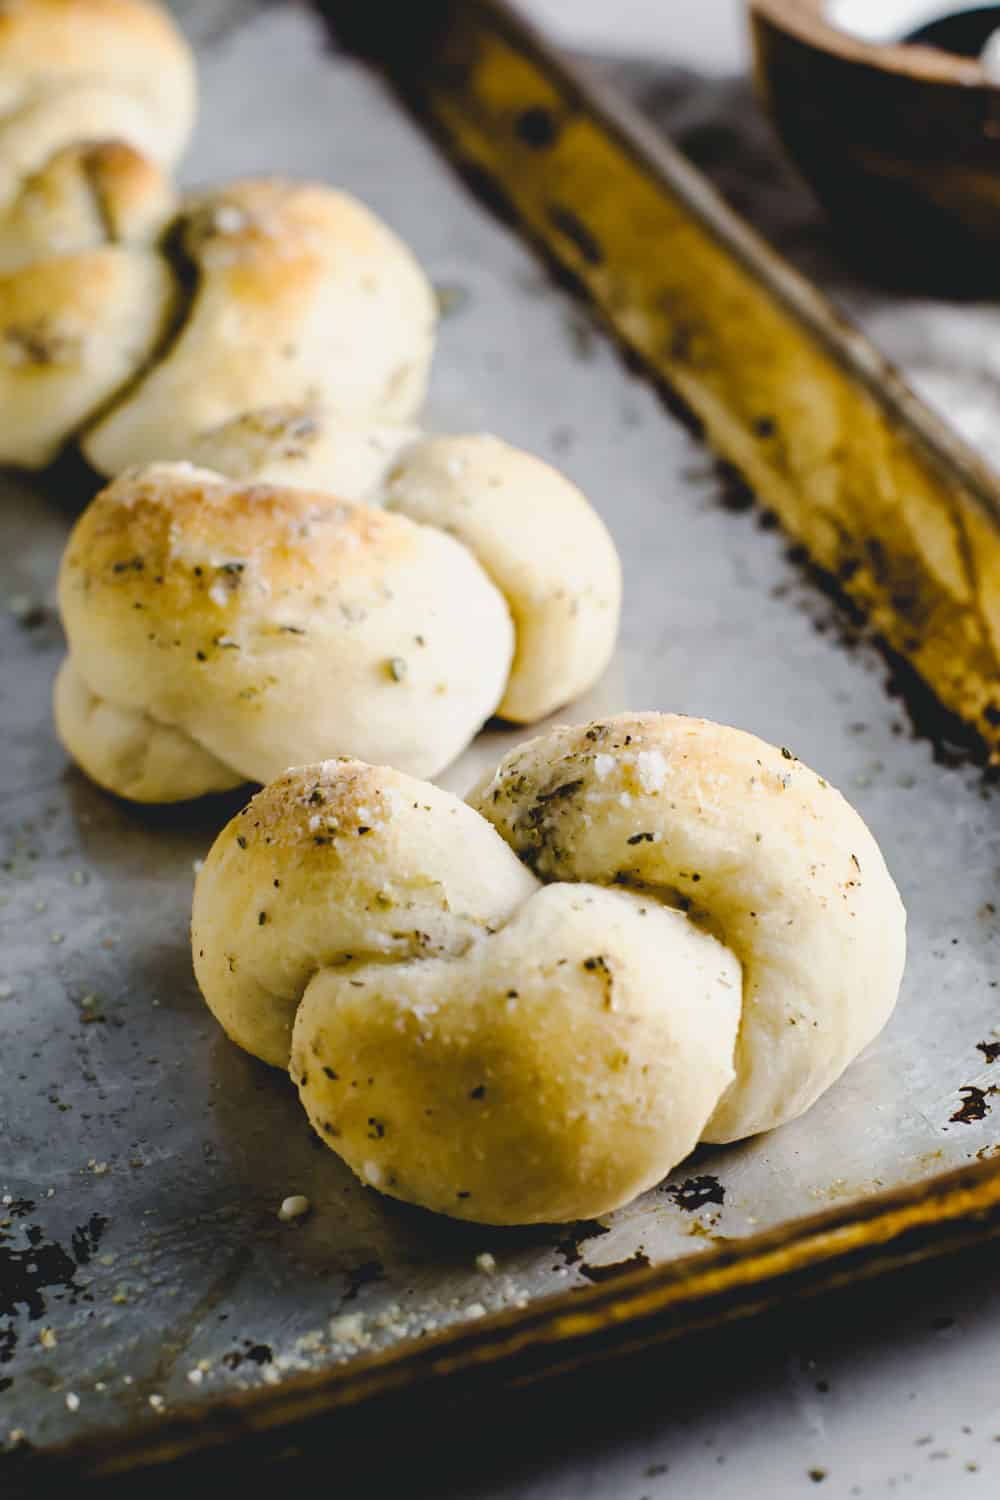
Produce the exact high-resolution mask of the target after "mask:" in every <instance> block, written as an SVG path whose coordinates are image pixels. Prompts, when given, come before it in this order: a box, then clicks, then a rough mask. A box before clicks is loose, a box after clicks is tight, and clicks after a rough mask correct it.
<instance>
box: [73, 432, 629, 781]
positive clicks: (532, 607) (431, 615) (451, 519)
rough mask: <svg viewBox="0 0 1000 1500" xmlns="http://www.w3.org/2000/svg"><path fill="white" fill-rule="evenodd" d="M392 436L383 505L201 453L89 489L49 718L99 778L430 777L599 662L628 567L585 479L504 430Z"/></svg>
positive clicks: (576, 684)
mask: <svg viewBox="0 0 1000 1500" xmlns="http://www.w3.org/2000/svg"><path fill="white" fill-rule="evenodd" d="M275 420H277V419H275ZM268 430H269V431H270V432H271V433H273V431H274V427H273V425H272V426H271V427H270V428H269V429H268ZM285 430H286V437H287V439H288V442H289V443H291V444H292V445H293V446H294V445H296V444H299V443H303V444H306V443H308V433H309V431H311V429H310V428H309V427H308V425H302V423H301V422H300V423H298V424H296V423H290V424H289V425H288V426H287V427H286V429H285ZM386 441H387V442H388V441H389V440H388V438H387V439H386ZM401 445H402V446H403V447H405V451H402V452H400V453H399V455H398V460H397V462H396V463H395V465H394V466H393V467H392V469H391V473H389V474H388V475H387V476H386V478H385V481H384V485H383V487H382V488H381V490H380V491H379V493H378V495H377V496H373V497H372V499H373V501H381V505H380V504H378V503H373V504H369V505H355V504H351V503H349V502H348V501H345V500H341V499H338V498H336V497H335V496H334V495H332V494H330V493H328V492H322V491H316V490H307V489H301V488H298V487H291V486H288V485H280V484H271V483H264V482H258V483H245V482H239V481H229V480H226V479H223V478H222V476H221V475H219V474H216V473H213V472H211V471H209V470H202V469H195V468H193V467H192V466H191V465H190V464H158V465H153V466H151V467H149V468H147V469H143V470H131V471H127V472H126V473H124V474H123V475H121V476H120V477H119V478H118V479H117V480H116V481H115V482H114V483H112V484H111V485H109V486H108V487H107V488H106V489H105V490H104V491H103V492H102V493H101V494H100V495H98V496H97V497H96V498H95V499H94V500H93V501H92V503H91V504H90V506H89V507H88V508H87V510H86V511H85V512H84V514H83V516H82V517H81V518H80V520H79V521H78V522H77V525H76V526H75V528H74V530H73V533H72V535H71V537H70V539H69V543H68V545H67V548H66V553H65V556H64V558H63V563H62V568H61V572H60V585H59V598H60V607H61V611H62V617H63V623H64V626H65V629H66V635H67V640H68V644H69V656H68V657H67V659H66V662H65V663H64V666H63V668H62V670H61V672H60V674H59V677H58V680H57V683H56V693H55V714H56V725H57V728H58V730H59V733H60V735H61V737H62V740H63V743H64V744H65V745H66V747H67V749H68V750H69V752H70V753H71V754H72V755H73V756H74V757H75V759H76V760H77V761H78V762H79V763H80V764H81V765H82V766H83V768H84V769H85V770H86V771H87V772H88V774H89V775H90V776H92V777H93V778H94V780H95V781H97V782H99V783H100V784H101V785H102V786H105V787H107V788H108V789H109V790H111V791H113V792H116V793H118V794H119V795H120V796H125V797H129V798H132V799H134V800H136V801H143V802H169V801H178V800H182V799H184V798H188V797H196V796H201V795H203V794H204V793H207V792H213V791H221V790H225V789H226V788H230V787H234V786H238V785H239V784H240V783H241V782H244V781H261V782H266V781H269V780H270V779H271V778H272V777H274V776H277V775H278V774H279V773H280V772H281V771H282V770H283V769H284V768H285V767H286V766H288V765H291V764H294V763H295V762H297V761H301V760H302V759H303V756H304V755H305V756H306V757H308V759H310V760H320V759H322V758H323V757H325V756H328V755H331V754H351V755H356V756H358V757H359V758H363V759H365V760H366V761H372V762H377V763H381V762H386V763H389V764H392V765H395V766H399V767H401V768H403V769H404V770H407V771H411V772H414V773H416V774H419V775H427V776H430V775H434V774H435V773H436V772H438V771H439V770H441V769H442V767H443V766H445V765H447V764H448V762H449V761H451V760H452V759H454V757H455V756H457V755H458V754H459V753H460V752H461V751H462V750H463V749H464V748H465V746H466V745H467V744H468V742H469V740H471V739H472V737H473V735H474V734H475V733H476V731H477V730H478V729H479V728H480V726H481V725H482V724H483V722H484V721H485V720H486V719H487V718H488V717H489V716H490V715H491V714H493V713H495V712H497V711H500V712H503V713H504V714H506V715H507V716H508V717H511V718H519V719H527V718H540V717H542V716H543V715H544V714H546V713H548V712H550V711H551V710H552V709H555V708H557V707H559V706H560V705H561V704H562V703H564V702H566V701H567V700H568V699H570V698H572V697H574V696H575V695H576V694H577V693H579V692H581V691H582V690H583V689H584V688H586V687H588V686H589V685H590V684H591V683H592V682H593V681H594V680H595V679H596V677H597V676H599V675H600V673H601V672H602V671H603V669H604V667H605V665H606V663H607V660H608V658H609V656H610V655H611V652H612V650H613V647H614V641H615V635H616V631H617V624H618V610H619V600H620V589H621V582H620V570H619V564H618V558H617V555H616V553H615V550H614V546H613V544H612V542H611V539H610V537H609V536H608V533H607V531H606V530H605V528H604V526H603V524H602V522H601V521H600V519H599V518H598V517H597V515H596V514H595V513H594V511H593V510H591V508H590V506H589V505H588V504H587V502H586V500H585V499H584V497H583V496H582V495H581V494H580V492H579V491H578V490H577V489H575V487H574V486H573V485H571V484H570V483H569V482H568V481H567V480H565V479H563V478H562V476H561V475H559V474H556V473H555V471H554V470H552V469H550V468H549V467H548V465H546V464H544V463H542V462H541V461H540V460H539V459H536V458H533V457H531V456H530V455H528V454H525V453H519V452H517V451H516V450H515V449H511V448H508V447H507V446H506V445H505V444H503V443H500V442H498V441H497V440H496V439H494V438H477V437H473V438H454V439H429V440H426V441H422V440H418V439H417V438H416V437H415V436H414V434H413V433H412V431H409V430H403V431H402V434H401V435H399V434H397V436H395V437H394V438H393V439H392V444H391V445H390V447H391V449H392V451H395V450H397V449H399V448H400V447H401ZM406 445H408V446H406ZM380 453H381V459H380V461H381V462H383V463H384V464H386V466H387V459H388V452H387V450H385V449H382V450H380ZM563 532H565V533H566V534H568V535H571V536H572V542H571V543H568V544H567V545H566V546H565V547H563V548H562V549H561V550H556V549H554V548H549V547H548V546H547V545H546V536H547V534H551V535H559V534H561V533H563Z"/></svg>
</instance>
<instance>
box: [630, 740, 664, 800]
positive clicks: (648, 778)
mask: <svg viewBox="0 0 1000 1500" xmlns="http://www.w3.org/2000/svg"><path fill="white" fill-rule="evenodd" d="M635 764H636V769H637V770H638V772H639V785H640V786H641V787H642V789H643V791H644V792H659V791H662V790H663V787H664V785H665V783H666V780H667V763H666V761H665V760H664V758H663V752H662V751H661V750H640V751H639V754H638V755H637V756H636V760H635Z"/></svg>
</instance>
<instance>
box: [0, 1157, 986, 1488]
mask: <svg viewBox="0 0 1000 1500" xmlns="http://www.w3.org/2000/svg"><path fill="white" fill-rule="evenodd" d="M997 1234H1000V1161H997V1160H991V1161H987V1162H982V1163H977V1164H975V1165H973V1166H970V1167H968V1168H965V1169H962V1170H960V1171H957V1172H949V1173H947V1174H945V1175H942V1176H940V1177H937V1178H935V1179H934V1180H933V1181H931V1182H930V1183H918V1184H914V1185H912V1186H910V1187H907V1188H903V1189H899V1190H897V1191H896V1192H893V1193H888V1194H881V1195H879V1196H878V1197H875V1198H870V1199H866V1200H864V1201H862V1202H861V1203H856V1204H851V1205H848V1206H845V1207H842V1208H839V1209H836V1210H832V1211H828V1212H826V1213H823V1214H818V1215H815V1216H811V1217H809V1218H807V1219H801V1220H796V1221H795V1222H793V1223H791V1224H788V1225H782V1226H780V1227H779V1228H777V1229H774V1230H771V1231H769V1232H767V1233H766V1234H761V1235H756V1236H754V1237H753V1238H752V1239H747V1240H740V1241H735V1242H733V1243H732V1244H731V1245H726V1246H723V1247H721V1248H718V1249H715V1250H711V1251H705V1252H703V1253H701V1254H699V1255H695V1256H689V1257H685V1258H684V1259H682V1260H678V1261H675V1262H672V1263H670V1264H668V1265H665V1266H655V1267H650V1268H649V1269H646V1270H634V1271H628V1272H625V1273H624V1274H623V1275H622V1276H621V1277H619V1278H617V1279H615V1280H614V1281H611V1282H607V1283H603V1284H600V1285H597V1286H593V1287H587V1288H585V1289H582V1290H579V1291H578V1292H574V1293H563V1294H560V1295H559V1296H555V1297H548V1298H545V1299H544V1300H542V1301H539V1302H537V1303H535V1304H534V1305H533V1306H531V1307H529V1308H525V1309H521V1310H510V1311H507V1312H503V1313H498V1314H495V1315H493V1316H492V1317H489V1318H484V1319H480V1320H478V1321H477V1322H476V1323H475V1324H474V1325H472V1326H471V1327H470V1326H469V1325H465V1326H463V1327H459V1328H456V1329H454V1330H452V1331H448V1330H446V1331H445V1332H443V1333H440V1334H437V1335H436V1336H434V1337H431V1338H427V1339H422V1340H420V1341H409V1342H407V1343H405V1344H402V1345H399V1346H398V1347H396V1348H394V1349H392V1350H388V1351H386V1352H384V1353H382V1354H378V1355H372V1356H369V1357H365V1358H359V1359H357V1360H353V1361H350V1362H349V1363H347V1364H344V1365H335V1366H333V1367H331V1368H329V1369H326V1370H323V1371H318V1372H312V1373H309V1374H305V1375H301V1376H295V1377H292V1378H290V1379H288V1380H287V1381H285V1382H284V1383H283V1384H282V1385H281V1386H277V1387H264V1388H260V1389H257V1390H253V1391H248V1392H243V1393H241V1394H238V1395H233V1396H229V1397H227V1398H225V1399H223V1400H220V1401H218V1402H214V1403H206V1402H202V1403H200V1404H199V1405H197V1406H191V1407H189V1408H187V1409H184V1410H177V1411H174V1412H172V1413H170V1414H169V1415H166V1416H163V1417H160V1418H157V1419H154V1420H152V1421H150V1422H148V1423H146V1424H144V1425H141V1426H139V1427H137V1428H131V1429H129V1430H128V1431H127V1432H125V1433H124V1434H119V1433H108V1434H97V1435H94V1436H91V1437H88V1438H86V1439H83V1440H81V1441H79V1442H76V1443H73V1444H70V1445H67V1446H65V1447H63V1448H61V1449H54V1450H50V1451H48V1452H44V1453H39V1454H38V1455H35V1456H30V1455H29V1456H28V1457H27V1458H26V1460H25V1462H24V1464H23V1467H22V1466H21V1465H17V1464H15V1465H12V1466H11V1467H10V1469H9V1470H6V1469H3V1468H0V1478H2V1479H3V1480H4V1486H3V1493H4V1494H5V1496H7V1495H14V1494H19V1493H24V1494H29V1493H33V1492H34V1493H46V1494H48V1493H51V1492H52V1491H51V1488H50V1487H51V1486H52V1485H54V1484H56V1483H65V1482H66V1481H67V1480H72V1481H73V1482H74V1483H81V1482H84V1481H101V1482H102V1483H106V1482H109V1481H111V1480H114V1479H115V1478H116V1477H119V1478H124V1477H125V1476H128V1475H133V1476H134V1475H135V1474H136V1473H138V1472H140V1471H144V1470H152V1469H155V1468H156V1467H158V1466H163V1465H169V1464H172V1463H177V1462H181V1461H184V1460H190V1459H192V1458H196V1457H198V1456H199V1455H200V1456H207V1455H209V1454H210V1453H211V1452H212V1450H219V1449H221V1448H225V1447H227V1446H229V1445H231V1444H234V1443H236V1444H238V1445H239V1448H240V1452H241V1455H242V1456H243V1458H244V1459H245V1458H246V1455H247V1452H248V1451H251V1452H252V1451H254V1450H255V1448H258V1447H259V1449H260V1451H261V1453H262V1455H263V1454H267V1453H269V1452H273V1451H274V1450H275V1449H279V1448H283V1447H285V1446H286V1445H287V1444H289V1443H290V1442H295V1441H299V1440H305V1439H306V1438H307V1435H308V1434H309V1433H310V1431H311V1430H313V1429H314V1428H315V1426H316V1424H317V1423H319V1422H322V1423H323V1435H324V1441H325V1442H328V1443H329V1442H335V1441H336V1434H337V1432H338V1430H342V1431H343V1432H345V1433H347V1432H350V1433H352V1434H354V1435H356V1434H357V1433H358V1431H359V1430H362V1428H361V1426H360V1425H359V1424H363V1430H365V1431H367V1430H368V1427H369V1424H370V1426H371V1428H372V1430H373V1432H377V1433H381V1435H382V1437H383V1439H384V1437H385V1434H386V1433H387V1432H388V1431H389V1430H390V1427H391V1423H392V1417H393V1411H394V1410H395V1411H397V1412H400V1413H402V1412H404V1411H405V1415H406V1418H407V1420H408V1421H410V1422H412V1421H413V1420H414V1417H415V1416H416V1417H419V1415H420V1413H421V1412H422V1411H425V1412H426V1413H428V1415H430V1414H431V1413H434V1414H435V1415H436V1416H438V1417H440V1414H441V1412H442V1410H444V1409H449V1408H458V1407H459V1406H461V1405H462V1404H466V1403H476V1404H480V1403H482V1402H483V1401H484V1400H485V1399H488V1398H489V1397H491V1396H496V1395H497V1394H498V1393H500V1392H502V1391H505V1390H510V1389H512V1388H514V1387H516V1386H518V1385H523V1384H526V1383H528V1382H531V1381H535V1380H538V1379H541V1378H543V1377H546V1376H552V1375H555V1374H558V1373H563V1372H567V1371H570V1370H574V1369H577V1368H579V1367H581V1366H583V1365H585V1364H589V1363H593V1362H595V1361H599V1360H607V1359H611V1358H614V1357H618V1356H621V1355H623V1354H627V1353H629V1352H631V1351H635V1350H640V1349H648V1348H650V1347H652V1346H653V1345H656V1344H659V1343H663V1342H666V1341H669V1340H672V1339H678V1338H680V1337H682V1336H683V1335H685V1334H690V1333H694V1332H696V1331H698V1332H700V1331H703V1330H705V1329H708V1328H714V1327H718V1326H719V1325H721V1324H724V1323H728V1322H733V1321H735V1320H737V1319H740V1318H746V1317H749V1316H751V1315H753V1314H755V1313H758V1312H761V1311H763V1310H765V1309H767V1308H770V1307H774V1306H775V1305H777V1304H779V1303H784V1302H787V1301H789V1300H790V1299H793V1298H801V1297H806V1296H812V1295H815V1294H816V1293H818V1292H821V1291H826V1290H830V1289H833V1288H836V1287H840V1286H844V1285H846V1284H848V1283H851V1282H856V1281H860V1280H862V1279H865V1278H868V1277H872V1276H875V1275H878V1274H881V1273H883V1272H885V1271H888V1270H891V1269H893V1268H896V1267H900V1266H903V1265H907V1264H913V1263H915V1262H918V1261H922V1260H926V1259H928V1258H930V1257H931V1256H934V1255H940V1254H943V1253H946V1252H949V1251H953V1250H957V1249H958V1248H960V1247H962V1246H965V1245H970V1244H972V1243H973V1242H980V1241H982V1240H983V1238H984V1237H986V1236H990V1235H997ZM338 1418H339V1419H340V1422H341V1423H343V1424H346V1425H344V1426H343V1427H342V1428H340V1429H338V1427H337V1425H336V1423H337V1419H338ZM331 1424H333V1425H331ZM8 1481H9V1482H8ZM12 1486H13V1487H12Z"/></svg>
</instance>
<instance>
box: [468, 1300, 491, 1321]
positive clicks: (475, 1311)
mask: <svg viewBox="0 0 1000 1500" xmlns="http://www.w3.org/2000/svg"><path fill="white" fill-rule="evenodd" d="M465 1316H466V1317H467V1318H485V1316H486V1309H485V1307H484V1306H483V1304H482V1303H481V1302H470V1303H469V1305H468V1307H467V1308H466V1309H465Z"/></svg>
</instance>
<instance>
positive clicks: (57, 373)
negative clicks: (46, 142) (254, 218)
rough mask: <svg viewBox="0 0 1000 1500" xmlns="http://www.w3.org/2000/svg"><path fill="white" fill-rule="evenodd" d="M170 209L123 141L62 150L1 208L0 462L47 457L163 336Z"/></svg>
mask: <svg viewBox="0 0 1000 1500" xmlns="http://www.w3.org/2000/svg"><path fill="white" fill-rule="evenodd" d="M67 8H68V7H67ZM84 8H86V7H84ZM3 15H4V13H3V12H0V37H2V28H3ZM0 140H2V130H0ZM173 209H174V196H173V192H172V190H171V188H170V186H169V184H168V182H167V181H166V179H165V178H164V177H163V175H162V173H161V171H160V169H159V167H157V166H155V165H154V164H153V163H152V162H151V161H150V160H149V159H148V158H146V157H144V156H142V155H140V154H139V153H138V152H137V151H136V150H135V149H134V148H133V147H131V146H128V145H125V144H123V143H121V142H110V143H98V144H94V145H70V146H65V147H63V148H61V149H60V150H58V151H56V152H55V153H54V155H52V156H51V157H50V158H49V160H48V161H47V162H46V163H45V165H44V166H42V167H41V168H39V169H38V171H36V172H34V173H33V174H32V175H31V176H30V177H28V178H27V180H26V181H25V182H24V184H23V186H22V187H21V190H20V191H19V192H18V193H16V194H15V196H14V197H13V198H12V199H11V200H10V201H9V202H7V203H6V205H3V204H0V411H2V412H3V423H2V426H0V463H8V464H19V465H21V466H23V467H25V468H40V467H42V466H44V465H45V464H48V463H50V462H51V461H52V459H53V458H55V456H56V454H57V453H58V452H59V450H60V448H61V447H62V446H63V444H64V443H65V442H66V441H67V439H68V438H69V437H71V436H72V434H73V433H75V432H76V431H77V430H78V429H79V428H80V427H81V426H83V425H84V424H85V423H86V422H87V421H89V420H90V419H91V418H92V417H94V416H95V415H96V414H97V413H98V412H100V411H101V409H102V408H103V407H104V406H105V405H106V403H107V402H108V401H109V400H111V399H112V398H113V397H114V396H115V395H116V394H117V393H118V392H119V391H120V390H121V389H122V388H123V386H125V385H127V384H128V382H129V381H130V380H132V379H134V377H135V376H136V375H137V374H138V372H139V371H140V370H141V369H142V368H143V366H144V365H145V364H146V362H147V361H148V360H149V359H150V358H151V357H152V355H153V353H154V351H155V350H156V349H157V348H158V347H159V346H160V345H161V344H162V342H163V340H164V338H165V337H166V335H167V333H168V331H169V329H170V326H171V323H172V320H173V318H174V315H175V311H176V307H177V296H178V286H177V282H176V280H175V277H174V274H173V272H172V270H171V269H170V266H169V264H168V263H167V261H166V260H165V259H164V257H163V256H162V255H161V254H160V252H159V249H158V240H159V238H160V236H161V235H162V233H163V230H164V227H165V225H166V223H167V221H168V219H169V218H170V215H171V214H172V212H173Z"/></svg>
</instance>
